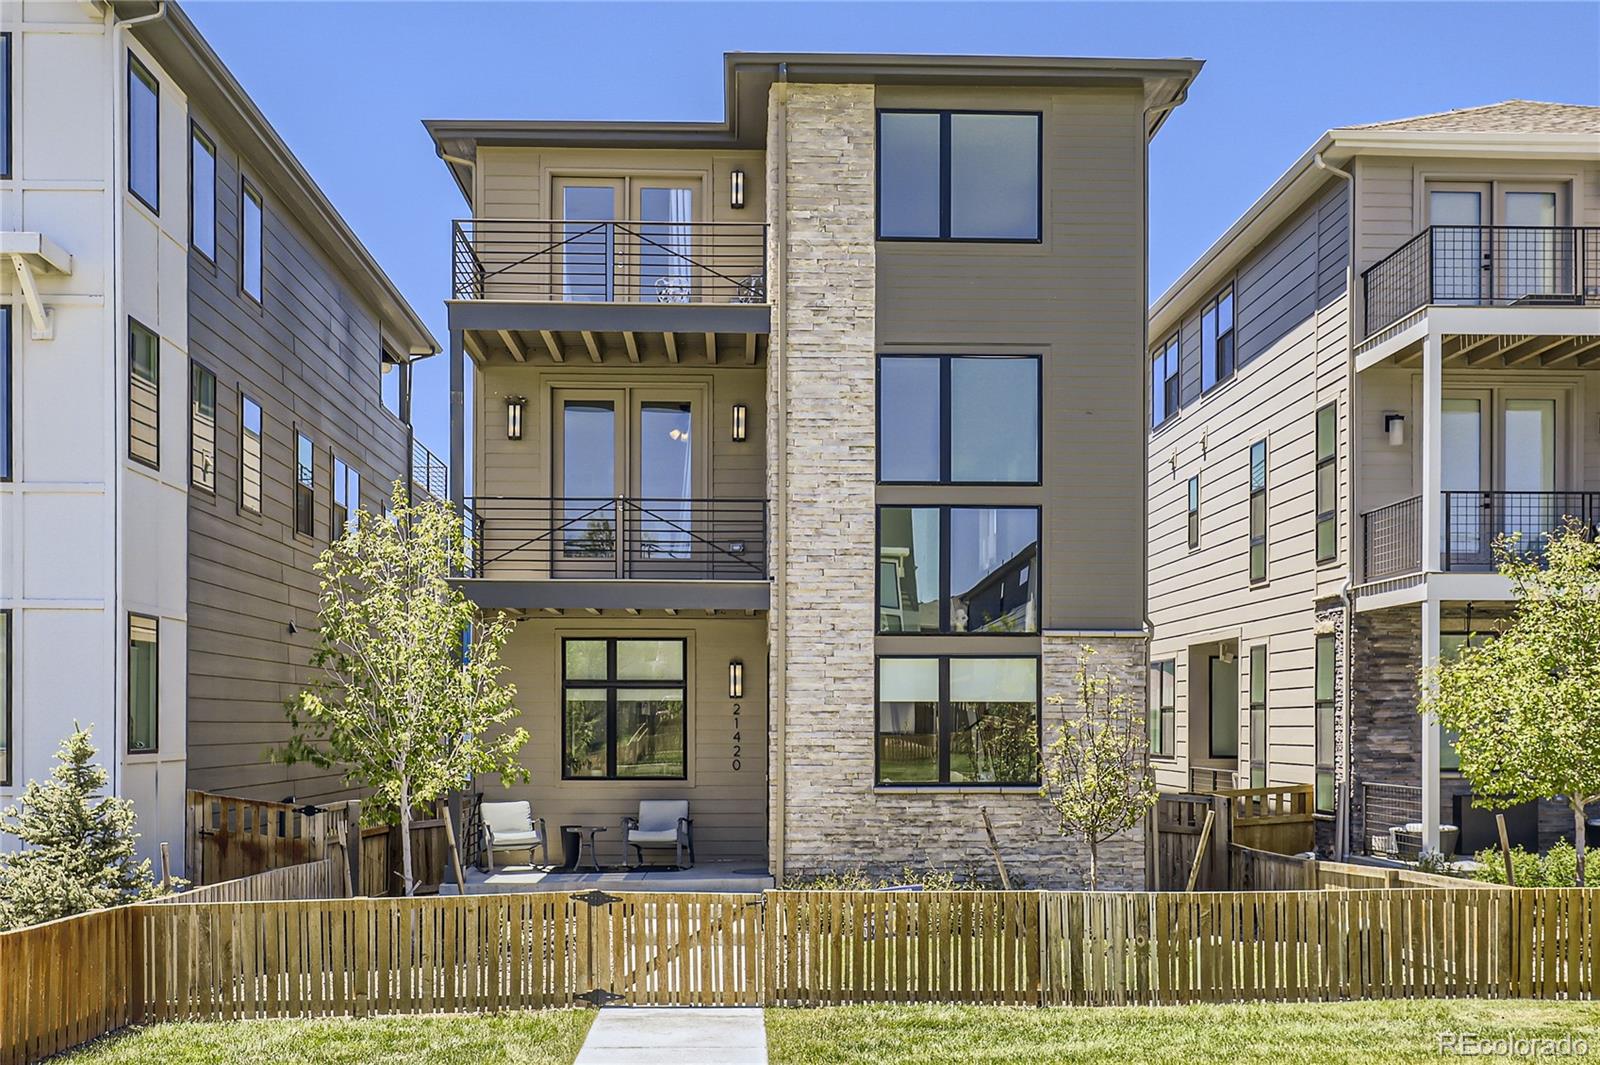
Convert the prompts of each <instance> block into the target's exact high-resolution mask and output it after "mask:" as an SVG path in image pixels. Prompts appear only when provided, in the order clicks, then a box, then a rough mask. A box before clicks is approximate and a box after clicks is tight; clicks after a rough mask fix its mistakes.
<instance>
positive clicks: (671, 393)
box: [552, 388, 704, 577]
mask: <svg viewBox="0 0 1600 1065" xmlns="http://www.w3.org/2000/svg"><path fill="white" fill-rule="evenodd" d="M702 407H703V404H702V403H701V402H700V396H699V394H698V390H697V389H692V388H690V389H682V388H678V389H673V388H648V389H646V388H596V389H558V390H557V391H556V393H555V412H554V413H555V416H554V418H553V429H554V433H555V441H554V449H553V450H554V458H555V469H554V471H553V473H554V476H553V481H554V484H555V494H556V501H555V503H554V504H553V507H552V509H553V511H554V513H555V520H556V522H557V528H558V535H557V536H556V537H555V538H554V539H555V542H556V555H557V558H556V563H555V566H554V569H555V572H556V575H557V576H574V577H582V576H597V577H598V576H618V577H624V576H627V577H641V576H658V577H659V576H671V575H673V574H674V573H681V572H682V570H683V568H684V567H685V566H688V565H689V564H691V563H692V562H693V561H694V560H696V559H697V558H703V555H704V553H703V552H701V551H697V550H696V544H697V543H699V542H701V541H700V539H699V534H698V533H697V530H696V515H695V512H694V500H695V498H696V494H697V488H698V485H699V481H700V474H699V464H698V463H697V459H696V452H697V451H698V450H699V448H700V444H699V443H698V442H697V432H698V430H697V426H696V418H695V411H696V410H697V409H700V408H702Z"/></svg>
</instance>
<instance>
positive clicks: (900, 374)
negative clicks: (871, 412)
mask: <svg viewBox="0 0 1600 1065" xmlns="http://www.w3.org/2000/svg"><path fill="white" fill-rule="evenodd" d="M1039 416H1040V408H1039V358H1038V356H1036V355H882V356H879V358H878V480H879V481H881V482H884V483H886V484H1037V483H1038V482H1039Z"/></svg>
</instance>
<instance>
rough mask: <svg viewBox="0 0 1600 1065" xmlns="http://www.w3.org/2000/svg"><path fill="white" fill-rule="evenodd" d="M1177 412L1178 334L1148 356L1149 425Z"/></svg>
mask: <svg viewBox="0 0 1600 1065" xmlns="http://www.w3.org/2000/svg"><path fill="white" fill-rule="evenodd" d="M1177 413H1178V334H1177V333H1173V334H1172V336H1171V337H1169V338H1168V339H1167V342H1166V343H1165V344H1163V345H1162V346H1161V347H1160V348H1158V349H1157V350H1156V353H1155V354H1154V355H1152V356H1150V425H1151V426H1152V427H1154V426H1157V425H1161V424H1162V423H1164V422H1165V421H1166V420H1167V419H1168V418H1171V417H1173V416H1174V415H1176V414H1177Z"/></svg>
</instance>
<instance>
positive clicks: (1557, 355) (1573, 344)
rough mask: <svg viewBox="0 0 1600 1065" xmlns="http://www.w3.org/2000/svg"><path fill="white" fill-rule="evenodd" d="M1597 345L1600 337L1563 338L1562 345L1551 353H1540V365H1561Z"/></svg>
mask: <svg viewBox="0 0 1600 1065" xmlns="http://www.w3.org/2000/svg"><path fill="white" fill-rule="evenodd" d="M1596 344H1600V337H1563V338H1562V339H1561V343H1559V344H1557V345H1556V346H1555V347H1553V348H1551V349H1550V350H1549V351H1545V352H1541V353H1540V355H1539V365H1541V366H1557V365H1560V364H1561V363H1564V362H1566V361H1568V360H1569V359H1576V358H1577V357H1578V356H1579V355H1581V354H1583V353H1584V352H1586V351H1588V350H1589V349H1590V348H1592V347H1594V346H1595V345H1596Z"/></svg>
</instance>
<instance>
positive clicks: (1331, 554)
mask: <svg viewBox="0 0 1600 1065" xmlns="http://www.w3.org/2000/svg"><path fill="white" fill-rule="evenodd" d="M1324 414H1327V415H1328V420H1329V422H1330V423H1331V424H1330V427H1329V432H1328V439H1327V441H1326V442H1327V444H1328V447H1327V451H1326V453H1324V451H1323V446H1322V445H1323V443H1324V441H1323V434H1322V418H1323V415H1324ZM1315 426H1316V429H1315V436H1316V449H1317V450H1316V456H1317V468H1316V474H1315V477H1316V482H1315V493H1316V503H1315V504H1314V505H1315V507H1316V513H1317V523H1316V528H1315V530H1314V536H1315V540H1314V541H1313V543H1314V550H1315V552H1316V560H1317V563H1318V565H1322V564H1326V563H1329V562H1336V561H1338V558H1339V401H1338V400H1334V401H1332V402H1329V403H1324V404H1323V405H1322V406H1320V407H1318V408H1317V413H1316V421H1315ZM1328 467H1331V468H1332V470H1333V475H1332V482H1333V484H1332V491H1331V492H1330V493H1329V494H1330V495H1331V497H1332V498H1330V499H1323V476H1322V471H1323V469H1324V468H1328ZM1324 504H1326V505H1324ZM1324 528H1329V529H1331V530H1332V531H1331V532H1330V533H1329V535H1328V544H1329V550H1328V552H1327V553H1326V554H1324V553H1323V549H1322V531H1323V529H1324Z"/></svg>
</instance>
